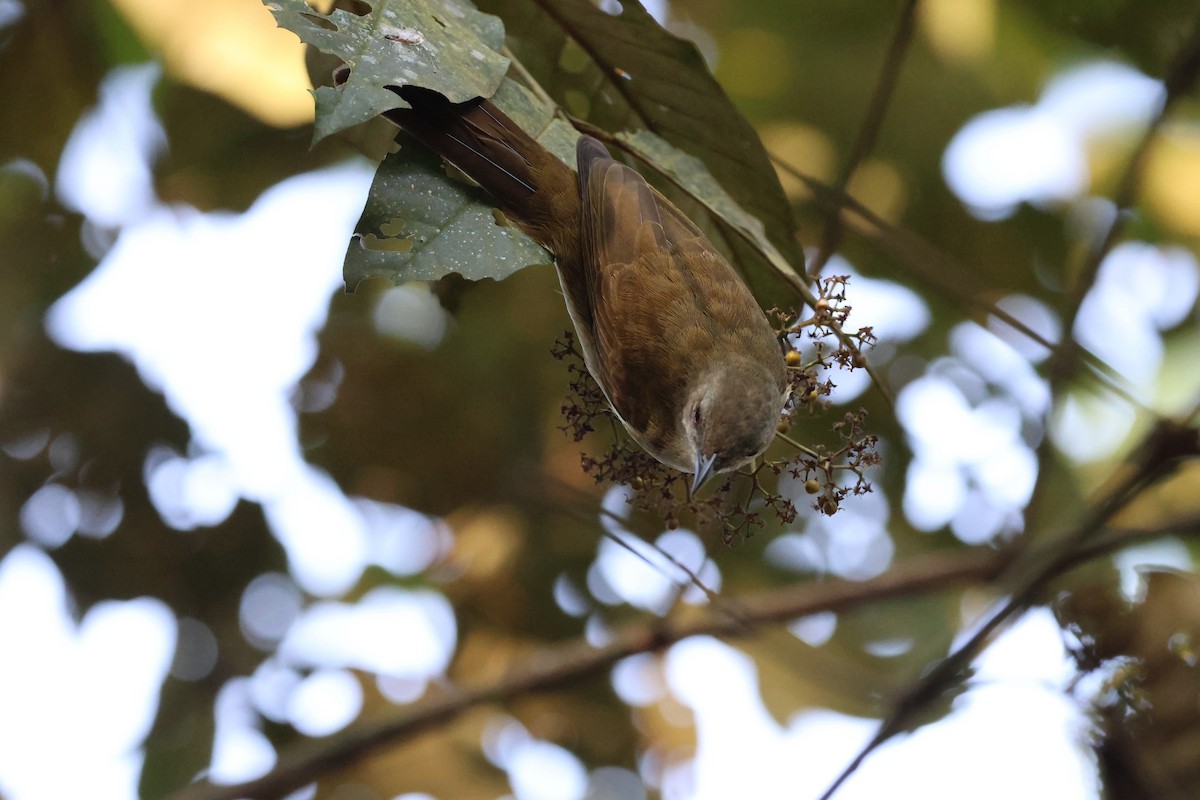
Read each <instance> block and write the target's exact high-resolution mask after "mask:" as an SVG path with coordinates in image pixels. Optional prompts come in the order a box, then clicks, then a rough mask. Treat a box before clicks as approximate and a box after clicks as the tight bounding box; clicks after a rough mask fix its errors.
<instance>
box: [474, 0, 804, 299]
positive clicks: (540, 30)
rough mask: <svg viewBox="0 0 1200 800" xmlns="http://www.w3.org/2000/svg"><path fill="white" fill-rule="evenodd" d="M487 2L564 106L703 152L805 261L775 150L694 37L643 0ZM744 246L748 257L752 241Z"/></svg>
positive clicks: (792, 255)
mask: <svg viewBox="0 0 1200 800" xmlns="http://www.w3.org/2000/svg"><path fill="white" fill-rule="evenodd" d="M479 6H480V8H481V9H483V10H485V11H489V12H491V13H494V14H496V15H498V16H500V17H501V18H502V19H504V21H505V25H506V26H507V28H508V30H509V32H510V36H509V42H508V44H509V47H510V48H511V49H512V51H513V53H514V54H515V55H516V57H517V58H518V59H519V61H520V62H521V64H522V65H523V66H524V67H525V68H526V69H528V70H529V72H530V73H531V74H532V75H533V77H534V78H536V79H537V80H538V81H539V82H540V84H541V85H542V87H543V88H545V89H546V91H547V92H549V93H550V95H551V96H552V97H553V98H554V99H555V100H556V101H557V102H558V103H560V104H561V105H563V107H564V108H566V109H567V110H568V111H570V112H571V113H572V114H574V115H576V116H578V117H583V118H585V119H587V120H588V121H589V122H591V123H593V124H595V125H596V126H598V127H600V128H604V129H605V130H610V131H616V130H623V129H634V130H636V129H645V130H649V131H652V132H653V133H655V134H657V135H658V136H660V137H662V139H664V140H666V141H667V142H669V143H670V144H672V145H674V146H675V147H677V148H679V149H681V150H683V151H685V152H687V153H689V154H691V155H693V156H695V157H696V158H698V159H700V160H701V161H702V162H704V165H705V166H706V167H707V168H708V171H709V172H710V173H711V174H712V176H713V177H714V178H715V179H716V181H717V182H718V183H719V184H720V185H721V186H722V187H724V189H725V191H726V192H727V193H728V194H729V196H730V197H731V198H732V199H733V201H734V202H735V203H737V205H739V206H741V208H742V209H744V210H745V211H747V212H749V213H750V214H751V215H753V216H755V217H757V218H758V219H759V220H761V222H762V224H763V233H764V235H765V237H766V239H767V240H768V241H769V242H770V243H771V244H772V245H774V249H775V250H776V251H777V252H778V253H779V254H780V255H781V256H782V258H783V259H784V261H786V262H787V263H789V264H791V265H794V266H796V267H799V266H800V265H801V264H802V257H801V255H800V252H799V248H798V247H797V245H796V240H795V233H796V223H795V219H794V218H793V216H792V213H791V207H790V205H789V204H788V201H787V198H786V197H785V195H784V193H783V189H782V188H781V187H780V185H779V179H778V177H777V176H776V174H775V169H774V167H773V166H772V165H771V161H770V159H769V158H768V156H767V153H766V150H765V149H764V148H763V146H762V142H761V141H760V140H759V138H758V134H757V133H756V132H755V130H754V128H753V127H752V126H751V125H750V123H749V122H747V121H746V119H745V118H744V117H743V116H742V115H741V113H740V112H739V111H738V110H737V108H736V107H735V106H734V105H733V103H732V102H731V101H730V100H729V98H728V97H727V96H726V95H725V92H724V91H723V90H722V89H721V86H720V84H718V83H717V81H716V79H715V78H713V76H712V74H711V73H710V72H709V70H708V67H707V65H706V64H705V63H704V59H703V58H702V56H701V55H700V53H699V51H698V50H697V49H696V46H695V45H694V44H692V43H691V42H688V41H685V40H683V39H680V38H678V37H676V36H674V35H672V34H671V33H668V32H667V31H666V30H664V29H663V28H662V27H661V26H660V25H659V24H658V23H657V22H656V21H655V20H654V18H653V17H651V16H650V14H649V13H647V12H646V10H645V9H644V8H642V7H641V6H640V5H639V4H638V3H637V2H636V0H621V3H620V7H621V11H620V13H618V14H615V15H614V14H609V13H606V12H604V11H601V10H600V9H598V8H597V7H596V5H594V4H593V3H592V2H590V0H479ZM685 210H687V209H685ZM735 250H736V252H733V253H731V255H732V256H733V257H734V258H741V256H742V254H743V253H742V250H744V248H741V247H739V248H735ZM755 261H756V262H757V263H752V264H749V265H741V266H744V267H745V268H744V269H743V272H744V274H745V275H746V276H747V277H749V276H750V275H751V274H752V273H753V272H755V271H757V270H758V269H759V268H761V265H762V259H761V258H759V259H756V260H755ZM771 282H773V283H775V282H774V281H771ZM775 300H776V301H777V302H778V301H779V297H778V296H777V297H776V298H775Z"/></svg>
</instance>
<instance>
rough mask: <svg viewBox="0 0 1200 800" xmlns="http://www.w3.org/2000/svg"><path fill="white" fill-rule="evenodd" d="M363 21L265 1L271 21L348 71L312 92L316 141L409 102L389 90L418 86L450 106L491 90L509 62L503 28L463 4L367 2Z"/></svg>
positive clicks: (292, 1) (300, 0)
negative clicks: (335, 82) (338, 83)
mask: <svg viewBox="0 0 1200 800" xmlns="http://www.w3.org/2000/svg"><path fill="white" fill-rule="evenodd" d="M364 2H365V4H366V5H367V6H368V8H369V9H370V11H369V13H367V14H364V15H362V16H358V15H355V14H352V13H350V12H348V11H344V10H342V9H335V10H334V11H333V12H332V13H331V14H328V15H326V14H320V13H318V12H317V11H315V10H314V9H313V8H312V7H311V6H309V5H308V4H307V3H305V2H304V0H270V2H268V3H267V7H268V8H269V9H270V10H271V12H272V13H273V14H274V15H275V21H276V22H277V23H278V25H279V26H280V27H282V28H286V29H288V30H290V31H292V32H293V33H295V34H296V35H297V36H299V37H300V40H301V41H303V42H305V43H306V44H309V45H311V46H313V47H316V48H318V49H319V50H321V51H323V52H326V53H329V54H331V55H334V56H337V57H338V58H340V59H342V61H344V62H345V63H346V64H347V65H349V67H350V69H351V72H350V77H349V79H348V80H347V82H346V83H345V84H343V85H341V86H337V87H331V86H322V87H320V88H318V89H317V90H316V91H315V94H316V103H317V109H318V114H317V118H316V123H315V125H314V131H313V141H314V142H318V141H320V140H321V139H323V138H325V137H326V136H329V135H330V134H333V133H337V132H338V131H342V130H345V129H346V128H350V127H352V126H354V125H358V124H360V123H363V122H366V121H367V120H369V119H371V118H372V117H375V116H377V115H379V114H382V113H383V112H385V111H388V110H390V109H393V108H408V103H406V102H405V101H404V100H402V99H401V98H400V96H399V95H397V94H396V93H395V92H393V91H391V90H389V89H388V87H389V86H408V85H413V86H423V87H425V88H427V89H432V90H434V91H436V92H440V93H441V94H443V95H445V96H446V97H448V98H450V99H451V100H453V101H455V102H462V101H464V100H469V99H470V98H472V97H480V96H483V97H487V96H489V95H491V94H492V93H493V92H495V91H496V89H497V87H498V86H499V85H500V81H501V80H503V78H504V74H505V72H507V70H508V64H509V60H508V59H507V58H505V57H504V56H502V55H500V53H498V52H497V51H498V50H500V49H501V48H502V47H503V45H504V25H503V24H502V23H501V22H500V20H499V19H497V18H496V17H493V16H491V15H489V14H482V13H480V12H479V11H477V10H476V9H475V7H474V6H472V5H471V4H470V3H469V2H466V0H364Z"/></svg>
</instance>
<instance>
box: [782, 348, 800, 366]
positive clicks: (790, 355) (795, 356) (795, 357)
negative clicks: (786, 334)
mask: <svg viewBox="0 0 1200 800" xmlns="http://www.w3.org/2000/svg"><path fill="white" fill-rule="evenodd" d="M783 360H784V361H786V362H787V365H788V366H789V367H798V366H800V354H799V353H797V352H796V351H795V350H788V351H787V355H786V356H784V357H783Z"/></svg>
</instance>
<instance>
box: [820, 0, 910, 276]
mask: <svg viewBox="0 0 1200 800" xmlns="http://www.w3.org/2000/svg"><path fill="white" fill-rule="evenodd" d="M918 2H919V0H906V3H905V5H904V9H903V10H902V11H901V12H900V18H899V20H897V22H896V30H895V32H894V33H893V34H892V41H891V43H890V44H889V45H888V51H887V57H886V58H885V59H884V62H883V67H882V68H881V69H880V71H879V81H878V83H876V84H875V91H874V92H873V93H872V94H871V100H870V102H869V103H868V105H867V116H866V118H865V119H864V120H863V123H862V125H861V126H859V129H858V135H857V136H855V137H854V143H853V144H852V145H851V146H850V153H849V155H848V156H847V157H846V161H845V162H844V163H843V164H842V168H841V170H840V171H839V173H838V177H837V181H836V182H835V183H834V188H835V189H836V190H837V191H839V192H845V191H846V187H847V186H849V185H850V179H851V178H853V177H854V173H855V172H856V171H857V170H858V168H859V167H860V166H861V165H862V163H863V161H865V160H866V159H867V157H868V156H869V155H870V154H871V151H872V150H874V149H875V142H876V140H877V139H878V138H879V132H880V130H881V129H882V128H883V118H884V116H885V115H886V114H887V110H888V106H889V105H891V101H892V94H893V93H894V92H895V90H896V83H897V82H898V81H899V80H900V68H901V66H902V65H903V63H904V58H905V56H907V55H908V47H909V45H910V44H911V43H912V38H913V32H914V31H915V30H916V16H917V13H916V12H917V4H918ZM841 240H842V216H841V214H840V213H837V212H834V213H832V214H829V215H828V216H827V221H826V223H825V230H824V232H823V233H822V234H821V244H820V246H819V248H818V249H817V255H816V257H815V258H813V260H812V262H811V263H810V264H809V265H808V274H809V278H810V280H815V279H816V277H817V276H818V275H820V274H821V270H823V269H824V268H825V264H826V263H828V261H829V258H830V256H832V255H833V254H834V252H835V251H836V250H837V248H838V245H840V244H841Z"/></svg>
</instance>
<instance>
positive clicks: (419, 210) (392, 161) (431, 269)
mask: <svg viewBox="0 0 1200 800" xmlns="http://www.w3.org/2000/svg"><path fill="white" fill-rule="evenodd" d="M492 100H493V102H495V103H496V105H498V106H499V107H500V108H501V109H502V110H503V111H504V112H505V113H506V114H508V115H509V116H510V117H511V118H512V119H513V121H515V122H516V123H517V124H519V125H520V126H521V127H522V128H523V129H524V130H527V131H529V132H530V133H531V134H533V135H534V136H535V138H537V139H538V141H539V142H541V143H542V144H543V145H544V146H545V147H546V148H547V149H549V150H550V151H551V152H554V153H555V154H557V155H558V156H559V158H561V159H563V161H565V162H567V163H572V162H573V161H574V154H575V140H576V139H578V138H579V134H578V133H576V132H575V131H574V129H572V128H571V127H570V126H568V125H567V124H566V123H564V122H562V121H561V120H559V119H555V118H554V116H553V114H554V109H553V108H552V107H550V106H548V105H546V104H544V103H541V102H539V101H538V100H537V99H536V98H534V97H533V96H532V94H530V93H529V92H528V91H527V90H525V89H523V88H521V87H520V86H518V85H517V84H515V83H513V82H512V81H509V80H506V81H504V83H503V84H502V85H501V87H500V91H499V92H497V93H496V95H495V96H494V97H493V98H492ZM400 141H401V142H402V145H401V148H400V150H399V152H396V153H393V154H391V155H389V156H388V157H387V158H385V159H384V161H383V163H382V164H380V165H379V169H378V171H377V172H376V173H375V180H374V182H372V184H371V191H370V193H369V194H368V196H367V204H366V207H365V208H364V209H363V213H362V217H361V218H360V219H359V221H358V225H357V226H356V227H355V233H354V238H353V239H351V241H350V246H349V248H348V249H347V251H346V262H345V266H344V269H343V276H344V278H345V280H346V287H347V288H348V289H349V290H350V291H353V290H354V288H355V287H356V286H357V285H358V284H359V283H360V282H361V281H363V280H364V279H366V278H369V277H373V276H384V277H387V278H390V279H391V280H392V281H393V282H395V283H403V282H405V281H410V280H426V281H428V280H436V279H438V278H441V277H443V276H444V275H446V274H448V273H451V272H457V273H459V274H460V275H462V276H463V277H465V278H469V279H471V280H479V279H481V278H494V279H496V280H503V279H504V278H507V277H508V276H509V275H511V274H512V273H514V272H516V271H517V270H519V269H521V268H522V267H526V266H529V265H531V264H547V263H550V260H551V258H550V254H549V253H547V252H546V251H545V250H543V249H542V247H541V246H540V245H538V244H537V242H535V241H533V240H532V239H530V238H529V237H528V236H526V235H525V234H524V233H523V232H522V231H521V230H520V229H518V228H516V227H513V226H512V225H508V224H501V223H502V221H503V218H502V217H500V216H499V214H498V212H496V211H495V210H494V209H493V207H492V206H493V203H492V202H491V200H490V198H489V197H488V195H487V194H486V193H485V192H484V191H483V190H482V189H479V188H478V187H475V186H471V185H469V184H467V183H464V182H463V181H461V180H455V179H452V178H450V177H448V176H447V175H446V172H445V170H444V169H443V168H442V165H441V159H439V158H438V157H437V156H436V155H435V154H433V153H432V152H430V151H429V150H427V149H425V148H424V147H422V146H421V145H419V144H417V143H416V142H415V141H413V140H411V139H409V138H408V137H407V136H404V135H401V137H400Z"/></svg>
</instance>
